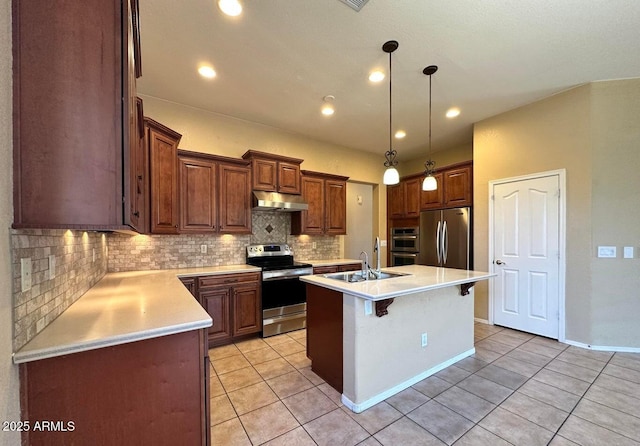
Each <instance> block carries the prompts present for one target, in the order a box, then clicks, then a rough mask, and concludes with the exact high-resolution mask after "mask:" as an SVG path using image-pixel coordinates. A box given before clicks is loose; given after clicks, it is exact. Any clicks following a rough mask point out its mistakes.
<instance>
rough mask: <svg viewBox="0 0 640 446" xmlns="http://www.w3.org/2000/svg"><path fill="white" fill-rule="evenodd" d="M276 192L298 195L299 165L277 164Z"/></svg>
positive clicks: (284, 162)
mask: <svg viewBox="0 0 640 446" xmlns="http://www.w3.org/2000/svg"><path fill="white" fill-rule="evenodd" d="M278 192H281V193H285V194H299V193H300V192H301V186H300V163H297V164H296V163H288V162H286V161H280V162H278Z"/></svg>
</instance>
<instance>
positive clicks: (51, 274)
mask: <svg viewBox="0 0 640 446" xmlns="http://www.w3.org/2000/svg"><path fill="white" fill-rule="evenodd" d="M55 277H56V256H55V255H54V254H51V255H50V256H49V280H51V279H53V278H55Z"/></svg>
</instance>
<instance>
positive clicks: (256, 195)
mask: <svg viewBox="0 0 640 446" xmlns="http://www.w3.org/2000/svg"><path fill="white" fill-rule="evenodd" d="M253 209H256V210H263V211H283V212H296V211H306V210H307V209H309V205H308V204H307V203H305V201H304V200H303V199H302V197H301V196H300V195H291V194H279V193H277V192H263V191H253Z"/></svg>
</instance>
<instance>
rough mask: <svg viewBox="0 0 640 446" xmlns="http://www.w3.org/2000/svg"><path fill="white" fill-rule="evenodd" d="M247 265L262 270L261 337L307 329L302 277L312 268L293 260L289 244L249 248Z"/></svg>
mask: <svg viewBox="0 0 640 446" xmlns="http://www.w3.org/2000/svg"><path fill="white" fill-rule="evenodd" d="M247 264H249V265H253V266H259V267H260V268H261V269H262V336H263V337H268V336H273V335H277V334H281V333H286V332H288V331H293V330H299V329H301V328H305V327H306V326H307V294H306V287H305V284H304V283H303V282H301V281H300V276H306V275H309V274H313V267H312V266H311V265H309V264H306V263H299V262H295V261H294V260H293V252H292V251H291V248H290V247H289V246H288V245H286V244H278V243H271V244H265V245H249V246H247Z"/></svg>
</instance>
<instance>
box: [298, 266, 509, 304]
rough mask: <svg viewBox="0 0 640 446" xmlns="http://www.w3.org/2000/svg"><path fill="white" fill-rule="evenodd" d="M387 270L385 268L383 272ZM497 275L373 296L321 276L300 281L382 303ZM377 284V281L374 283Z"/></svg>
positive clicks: (492, 274)
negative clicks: (381, 301) (382, 301)
mask: <svg viewBox="0 0 640 446" xmlns="http://www.w3.org/2000/svg"><path fill="white" fill-rule="evenodd" d="M384 270H385V269H384V268H383V271H384ZM496 276H497V274H495V273H486V274H485V275H482V276H477V277H468V278H463V279H456V280H451V281H448V282H445V283H436V284H426V285H419V286H414V287H410V288H407V289H406V290H394V291H390V292H384V293H376V294H375V295H374V294H371V293H365V292H363V291H359V290H356V289H351V287H350V286H349V285H351V284H342V282H340V281H334V280H332V279H327V278H324V277H321V276H318V275H316V276H302V277H301V278H300V280H302V281H303V282H306V283H309V284H312V285H317V286H321V287H323V288H328V289H331V290H334V291H339V292H341V293H343V294H349V295H352V296H356V297H360V298H362V299H365V300H370V301H373V302H375V301H380V300H385V299H390V298H396V297H401V296H407V295H410V294H415V293H420V292H423V291H431V290H437V289H441V288H447V287H450V286H456V285H462V284H465V283H472V282H473V283H475V282H480V281H483V280H488V279H491V278H493V277H496ZM385 280H393V279H385ZM374 282H377V281H374ZM359 283H362V282H359Z"/></svg>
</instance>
